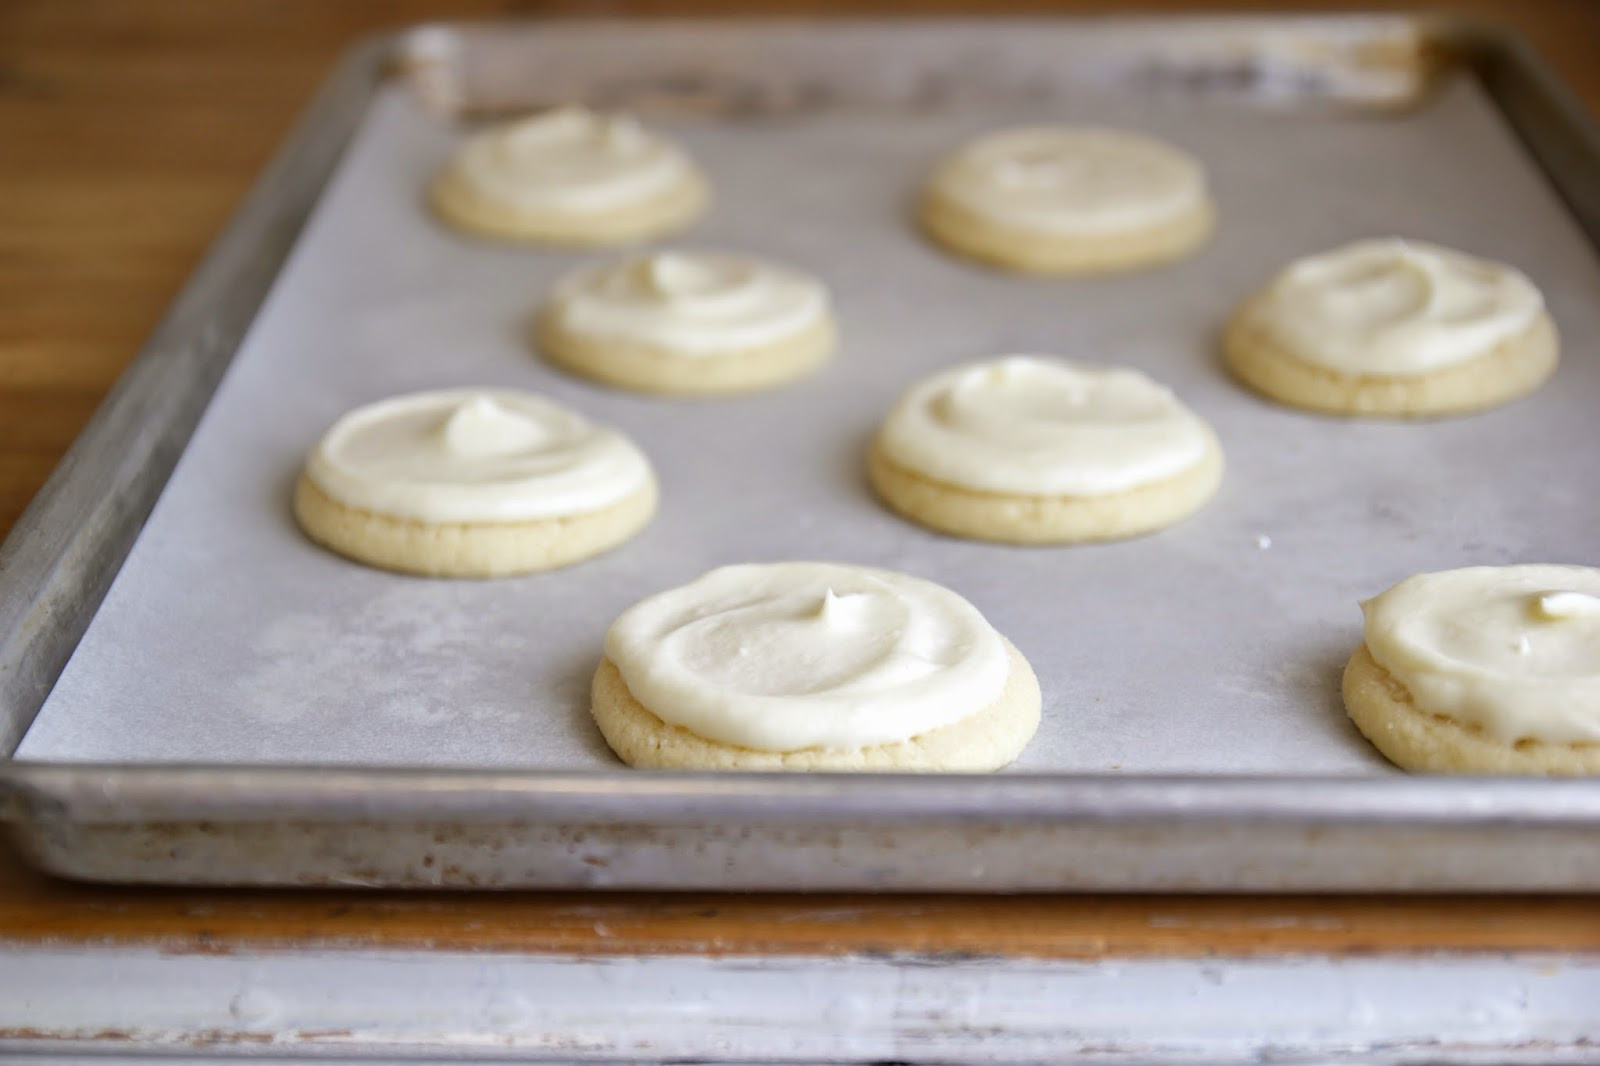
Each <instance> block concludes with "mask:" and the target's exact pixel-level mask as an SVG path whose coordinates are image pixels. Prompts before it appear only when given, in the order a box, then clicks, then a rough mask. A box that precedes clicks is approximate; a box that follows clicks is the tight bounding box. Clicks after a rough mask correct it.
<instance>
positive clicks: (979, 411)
mask: <svg viewBox="0 0 1600 1066" xmlns="http://www.w3.org/2000/svg"><path fill="white" fill-rule="evenodd" d="M878 446H879V448H881V449H882V454H883V455H884V457H885V458H887V459H889V460H890V461H891V462H894V463H898V464H899V465H901V466H904V467H907V468H909V469H911V470H914V471H917V472H918V473H922V474H926V475H927V476H929V477H932V478H936V479H938V480H941V481H946V482H949V483H951V484H955V485H960V486H963V487H965V488H971V489H978V490H980V491H986V492H1003V493H1020V494H1023V495H1031V496H1045V495H1064V496H1102V495H1106V494H1109V493H1116V492H1125V491H1127V490H1129V489H1133V488H1137V487H1139V486H1141V485H1148V484H1151V483H1154V482H1158V481H1163V480H1165V479H1167V478H1172V477H1176V476H1178V475H1179V474H1182V473H1184V472H1185V471H1187V470H1190V469H1192V468H1193V467H1194V466H1195V465H1196V464H1197V463H1199V462H1200V461H1201V460H1202V459H1204V457H1205V455H1206V453H1207V451H1208V450H1209V449H1211V448H1214V447H1216V444H1215V437H1214V435H1213V434H1212V432H1211V430H1210V428H1209V427H1208V426H1207V425H1206V424H1205V423H1204V422H1203V421H1201V420H1200V418H1199V417H1197V416H1196V415H1195V414H1194V413H1193V412H1191V411H1190V410H1189V409H1188V408H1187V407H1185V406H1184V405H1183V404H1182V403H1181V402H1179V400H1178V399H1177V398H1176V397H1175V396H1173V394H1172V392H1171V391H1170V390H1169V389H1167V388H1166V387H1164V386H1162V385H1160V384H1157V383H1156V382H1155V381H1152V380H1151V379H1150V378H1148V377H1146V376H1145V375H1144V374H1141V373H1139V372H1138V371H1137V370H1128V369H1125V368H1122V367H1110V366H1097V365H1094V364H1090V363H1078V362H1069V361H1067V360H1064V359H1054V358H1050V357H1047V356H1037V355H1009V356H1004V357H1002V358H999V359H991V360H988V361H986V362H981V363H971V364H967V365H965V366H959V367H956V368H955V369H953V370H947V371H945V372H944V373H942V374H937V375H935V376H934V377H931V378H928V379H927V380H925V381H922V382H919V383H918V384H916V385H914V386H912V388H911V389H910V390H909V391H908V392H907V393H906V394H905V395H904V396H902V397H901V398H900V400H899V402H898V403H896V404H895V406H894V408H893V409H892V410H891V411H890V413H889V417H888V418H887V419H886V420H885V421H884V425H883V430H882V432H881V433H880V435H879V438H878Z"/></svg>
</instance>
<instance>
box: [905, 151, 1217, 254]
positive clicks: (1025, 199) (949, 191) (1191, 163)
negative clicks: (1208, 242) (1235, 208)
mask: <svg viewBox="0 0 1600 1066" xmlns="http://www.w3.org/2000/svg"><path fill="white" fill-rule="evenodd" d="M933 184H934V188H935V190H936V191H937V192H938V193H939V194H940V195H943V196H947V197H949V198H950V199H951V200H954V201H955V202H957V203H959V204H961V205H962V206H964V207H966V208H968V209H969V210H971V211H975V212H978V213H979V214H982V215H986V216H988V217H990V218H994V219H997V220H1000V221H1002V222H1007V223H1011V224H1013V225H1017V226H1024V227H1027V228H1028V229H1034V230H1044V231H1048V232H1056V233H1061V234H1064V235H1067V236H1072V235H1077V234H1084V235H1090V236H1092V235H1096V234H1102V233H1108V234H1115V233H1122V232H1125V231H1128V230H1141V229H1148V228H1152V227H1155V226H1160V225H1163V224H1165V223H1168V222H1172V221H1174V220H1176V219H1179V218H1181V217H1183V216H1184V215H1187V214H1189V213H1190V212H1192V211H1194V210H1196V209H1198V208H1200V207H1202V206H1204V204H1205V203H1206V202H1207V194H1206V183H1205V172H1204V171H1203V170H1202V169H1201V167H1200V164H1199V163H1198V162H1197V161H1196V160H1195V159H1194V158H1193V157H1192V156H1190V155H1188V154H1187V153H1185V152H1182V151H1180V150H1179V149H1177V148H1174V147H1173V146H1172V145H1169V144H1166V143H1164V142H1162V141H1158V140H1155V139H1154V138H1151V137H1145V136H1141V135H1140V134H1137V133H1128V132H1125V131H1122V130H1109V129H1095V128H1078V127H1071V126H1036V127H1028V128H1025V129H1014V130H1005V131H1003V132H1000V133H993V134H990V135H989V136H987V137H981V138H979V139H978V140H976V141H973V142H972V143H971V144H968V145H966V146H965V147H963V148H962V149H960V150H959V151H958V152H956V153H955V154H954V155H953V156H951V157H950V158H949V159H947V160H946V161H945V162H944V163H943V164H942V165H941V166H940V167H939V169H938V171H937V172H936V173H935V174H934V178H933Z"/></svg>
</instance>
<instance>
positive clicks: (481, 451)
mask: <svg viewBox="0 0 1600 1066" xmlns="http://www.w3.org/2000/svg"><path fill="white" fill-rule="evenodd" d="M656 499H657V488H656V479H655V474H654V473H653V472H652V470H651V468H650V464H649V463H648V462H647V461H646V459H645V457H644V455H643V454H642V453H641V452H640V451H639V449H638V448H637V447H635V446H634V444H633V443H632V442H631V441H629V440H628V439H627V438H626V437H624V436H622V435H621V434H620V433H617V432H616V431H614V430H610V429H606V428H603V427H600V426H596V425H594V424H592V423H590V422H589V421H588V420H586V419H585V418H583V417H582V416H581V415H579V414H578V413H577V412H575V411H571V410H569V409H567V408H565V407H562V406H561V405H559V404H557V403H554V402H553V401H551V400H548V399H545V398H544V397H542V396H538V395H535V394H533V393H527V392H517V391H514V390H510V389H451V390H445V391H440V392H422V393H413V394H411V395H406V396H398V397H394V398H392V399H388V400H383V401H380V402H378V403H375V404H371V405H369V406H366V407H361V408H357V409H356V410H354V411H351V412H350V413H349V414H347V415H345V416H344V417H343V418H341V419H339V420H338V421H337V422H336V423H334V425H333V427H332V428H331V429H329V430H328V431H327V433H326V434H325V435H324V436H323V438H322V440H321V441H319V442H318V444H317V446H316V447H315V448H314V449H313V450H312V452H311V454H310V456H309V457H308V458H307V459H306V464H305V468H304V470H303V472H302V473H301V476H300V480H299V483H298V484H297V485H296V487H295V494H294V514H295V518H296V519H297V520H298V521H299V523H300V528H301V529H302V530H304V531H305V533H306V535H307V536H308V537H310V538H311V539H312V540H314V541H316V542H317V543H318V544H321V545H323V546H325V547H327V548H331V549H332V550H334V551H336V552H338V553H340V554H341V555H344V556H347V557H349V558H351V559H355V560H357V561H358V562H363V563H367V564H369V565H371V566H376V567H381V568H383V569H386V570H397V571H401V572H404V573H411V574H423V575H428V576H433V577H501V576H506V575H510V574H524V573H530V572H533V571H537V570H547V569H550V568H552V567H557V566H564V565H566V564H568V563H572V562H576V561H578V560H580V559H584V558H588V557H589V556H592V555H597V554H599V553H600V552H603V551H606V550H608V549H610V548H614V547H616V546H617V545H619V544H621V543H622V542H623V541H625V540H627V539H628V538H629V537H632V536H633V535H634V534H635V533H637V532H638V531H639V530H640V529H642V528H643V527H644V526H645V525H646V524H647V523H648V522H649V521H650V518H651V516H652V515H653V514H654V513H655V508H656Z"/></svg>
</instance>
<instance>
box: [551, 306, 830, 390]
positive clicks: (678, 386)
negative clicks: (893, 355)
mask: <svg viewBox="0 0 1600 1066" xmlns="http://www.w3.org/2000/svg"><path fill="white" fill-rule="evenodd" d="M834 336H835V334H834V324H833V320H832V319H831V318H830V317H827V316H824V317H823V318H821V319H819V320H818V321H817V322H815V323H814V324H812V325H811V326H808V327H807V328H806V329H805V330H803V331H801V332H800V333H797V334H795V335H794V336H792V337H787V338H785V339H783V340H781V341H778V342H776V343H774V344H767V345H763V346H761V347H759V348H748V349H745V350H743V351H732V352H726V353H720V354H717V355H684V354H683V353H681V352H676V351H673V350H672V349H670V348H663V347H658V346H656V345H652V344H644V343H641V342H639V341H635V340H632V339H629V338H619V337H605V336H594V335H591V334H583V333H578V332H574V331H572V330H569V329H567V328H565V326H564V325H563V324H562V323H561V321H560V315H558V314H556V313H555V312H554V311H553V309H549V308H547V309H546V310H545V311H543V312H542V313H541V314H540V315H539V317H538V320H537V321H536V322H535V324H534V341H535V343H536V344H537V345H538V348H539V351H540V352H541V353H542V354H543V355H544V357H545V358H546V359H548V360H550V362H552V363H555V364H556V365H557V366H561V367H564V368H565V369H567V370H570V371H572V372H573V373H575V374H581V375H583V376H584V377H587V378H592V379H594V380H596V381H601V382H604V383H606V384H608V385H616V386H618V387H620V388H625V389H636V390H638V391H640V392H651V393H657V394H660V395H668V396H717V395H722V394H726V393H735V392H752V391H755V390H758V389H770V388H774V387H776V386H778V385H783V384H787V383H788V382H790V381H793V380H795V379H797V378H800V377H804V376H805V375H806V374H809V373H810V372H811V371H813V370H815V369H816V368H817V367H819V366H821V365H822V364H823V363H825V362H827V360H828V357H829V356H830V355H832V354H833V348H834Z"/></svg>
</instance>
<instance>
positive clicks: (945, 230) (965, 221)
mask: <svg viewBox="0 0 1600 1066" xmlns="http://www.w3.org/2000/svg"><path fill="white" fill-rule="evenodd" d="M917 217H918V220H919V221H920V222H921V224H922V228H923V230H924V231H925V232H926V233H927V234H928V236H930V237H932V238H933V239H934V241H936V242H937V243H939V244H940V245H943V246H944V247H945V248H947V249H949V250H950V251H952V252H955V253H957V254H959V255H964V256H966V257H968V258H971V259H976V260H978V261H979V262H982V263H986V264H988V265H990V266H995V267H1000V268H1001V269H1004V270H1015V271H1019V272H1021V273H1025V274H1050V275H1086V274H1115V273H1119V272H1121V271H1125V270H1137V269H1139V268H1141V267H1148V266H1155V265H1157V264H1160V263H1167V262H1171V261H1172V260H1175V259H1181V258H1183V257H1184V256H1186V255H1188V254H1189V253H1191V252H1193V251H1194V250H1195V249H1197V248H1199V247H1200V246H1201V245H1202V244H1204V243H1205V242H1206V238H1208V237H1209V236H1211V231H1212V229H1213V228H1214V227H1215V225H1216V212H1215V209H1214V208H1213V207H1212V206H1211V204H1210V203H1209V202H1207V203H1202V204H1200V205H1199V206H1197V207H1196V208H1195V209H1194V210H1193V211H1190V212H1188V213H1187V214H1184V215H1182V216H1179V217H1178V218H1175V219H1173V220H1172V221H1170V222H1164V223H1162V224H1160V225H1159V226H1152V227H1149V228H1146V229H1137V230H1127V231H1124V232H1121V233H1096V234H1085V235H1082V236H1062V235H1060V234H1056V233H1050V232H1048V231H1044V230H1038V229H1027V228H1024V227H1020V226H1017V225H1015V224H1011V223H1003V222H998V221H996V220H994V219H993V218H990V217H988V216H985V215H983V214H981V213H979V212H977V211H974V210H972V209H971V208H970V207H967V206H966V205H964V204H961V203H958V202H956V201H954V200H952V199H950V198H949V197H947V196H944V195H941V194H940V193H939V191H938V190H937V188H930V189H929V190H927V191H926V192H925V193H924V194H923V197H922V202H921V204H920V206H919V208H918V212H917Z"/></svg>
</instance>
